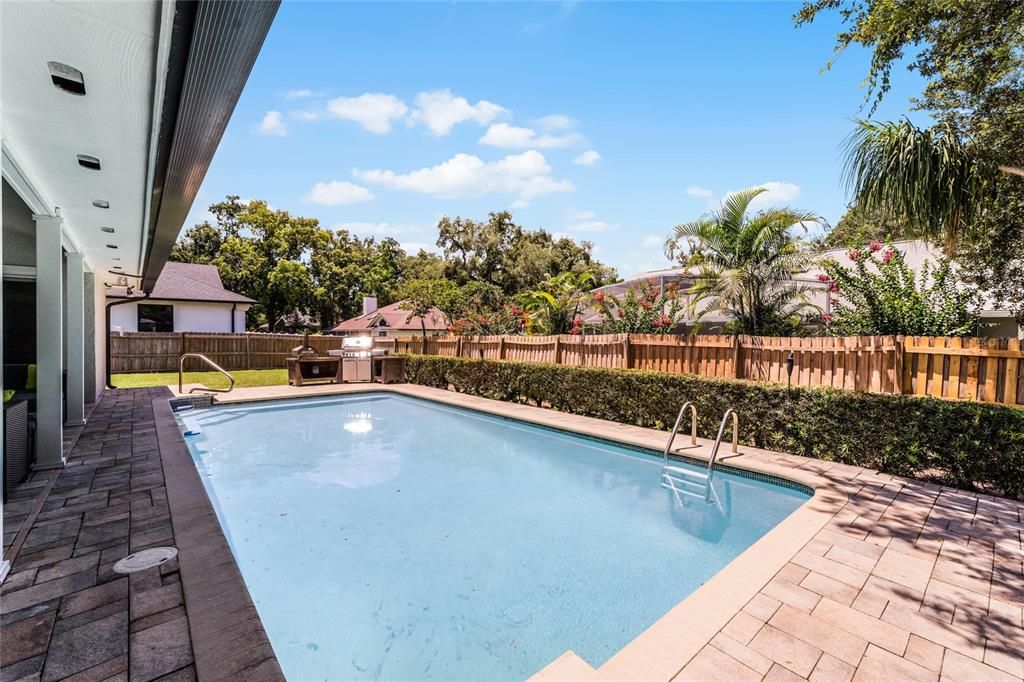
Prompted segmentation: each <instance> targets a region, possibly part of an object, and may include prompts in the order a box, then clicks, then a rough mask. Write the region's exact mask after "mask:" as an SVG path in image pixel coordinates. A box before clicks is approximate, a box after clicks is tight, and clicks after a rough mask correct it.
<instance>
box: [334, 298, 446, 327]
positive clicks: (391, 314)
mask: <svg viewBox="0 0 1024 682" xmlns="http://www.w3.org/2000/svg"><path fill="white" fill-rule="evenodd" d="M402 303H403V302H402V301H398V302H397V303H392V304H391V305H386V306H384V307H383V308H378V309H377V310H375V311H374V312H372V313H366V314H365V315H358V316H356V317H353V318H350V319H348V320H345V321H344V322H341V323H340V324H338V325H337V326H336V327H334V328H332V329H331V330H330V331H332V332H352V331H360V330H365V329H373V328H374V327H378V326H380V327H386V328H388V329H399V330H406V329H407V330H409V331H413V330H416V331H419V330H420V329H422V327H421V325H420V318H419V316H418V315H417V316H415V317H413V318H412V319H408V318H409V311H408V310H402V307H401V306H402ZM426 318H427V319H426V326H427V331H433V332H436V331H446V330H447V329H448V322H447V321H446V319H445V316H444V313H442V312H441V311H440V310H438V309H437V308H433V309H431V311H430V313H428V314H427V315H426ZM382 322H383V324H381V323H382Z"/></svg>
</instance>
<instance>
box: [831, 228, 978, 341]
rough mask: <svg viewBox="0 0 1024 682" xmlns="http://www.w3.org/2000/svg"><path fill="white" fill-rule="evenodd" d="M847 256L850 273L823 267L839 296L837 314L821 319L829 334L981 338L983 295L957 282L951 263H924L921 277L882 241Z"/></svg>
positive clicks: (833, 263) (942, 260) (835, 304)
mask: <svg viewBox="0 0 1024 682" xmlns="http://www.w3.org/2000/svg"><path fill="white" fill-rule="evenodd" d="M883 249H884V250H883ZM879 252H881V255H879ZM855 254H856V256H857V257H856V258H854V255H855ZM847 255H848V256H850V260H852V261H853V264H852V265H851V266H850V267H848V268H847V267H843V266H842V265H840V264H839V263H837V262H836V261H825V262H824V263H823V264H822V265H823V267H824V268H825V272H826V273H827V274H826V275H825V278H824V279H823V280H822V281H824V282H828V290H829V291H830V292H832V293H833V294H837V295H838V296H837V297H836V298H835V299H833V304H832V314H831V315H827V316H826V315H823V316H822V320H823V321H824V322H825V323H826V326H827V329H828V332H829V334H831V335H834V336H861V335H875V334H906V335H916V336H972V335H975V334H977V332H978V316H977V312H976V311H977V310H978V308H979V306H980V301H981V299H980V295H979V294H978V292H977V290H976V289H974V288H973V287H969V286H966V285H964V284H963V283H961V282H960V281H959V280H958V278H957V276H956V272H955V271H954V270H953V268H952V266H951V264H950V262H949V260H948V259H946V258H939V259H938V262H937V263H935V264H933V263H929V262H925V265H924V267H923V268H921V272H920V273H919V276H918V273H915V272H914V270H913V269H912V268H911V267H910V266H909V265H907V263H906V262H905V261H904V259H903V254H902V253H900V252H899V251H896V250H895V249H893V248H892V247H891V246H890V247H883V245H882V244H881V243H880V242H877V241H873V242H870V243H869V244H868V245H867V247H866V248H853V249H850V251H849V252H848V253H847ZM819 279H820V278H819Z"/></svg>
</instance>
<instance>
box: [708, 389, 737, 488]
mask: <svg viewBox="0 0 1024 682" xmlns="http://www.w3.org/2000/svg"><path fill="white" fill-rule="evenodd" d="M730 416H731V417H732V451H733V452H734V453H735V452H737V451H738V450H739V442H740V418H739V415H737V414H736V411H735V410H733V409H732V408H731V407H730V408H729V409H728V410H726V411H725V414H723V415H722V423H721V424H719V425H718V435H717V436H716V437H715V445H714V447H712V448H711V459H709V460H708V474H707V476H708V485H711V478H712V477H713V476H714V475H715V460H716V459H718V448H720V447H721V446H722V436H724V435H725V424H726V422H727V421H729V417H730Z"/></svg>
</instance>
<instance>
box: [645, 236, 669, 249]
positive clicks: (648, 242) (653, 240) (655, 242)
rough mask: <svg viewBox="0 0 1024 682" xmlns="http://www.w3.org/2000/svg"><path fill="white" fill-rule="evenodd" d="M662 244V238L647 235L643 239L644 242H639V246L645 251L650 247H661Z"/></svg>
mask: <svg viewBox="0 0 1024 682" xmlns="http://www.w3.org/2000/svg"><path fill="white" fill-rule="evenodd" d="M664 243H665V238H664V237H659V236H658V235H656V234H649V235H647V236H646V237H644V240H643V241H642V242H640V244H641V245H642V246H643V247H644V248H645V249H649V248H651V247H652V246H661V245H662V244H664Z"/></svg>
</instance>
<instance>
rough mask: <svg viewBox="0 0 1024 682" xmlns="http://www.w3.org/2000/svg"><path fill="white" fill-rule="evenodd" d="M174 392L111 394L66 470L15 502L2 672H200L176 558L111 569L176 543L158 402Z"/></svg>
mask: <svg viewBox="0 0 1024 682" xmlns="http://www.w3.org/2000/svg"><path fill="white" fill-rule="evenodd" d="M168 397H170V392H169V391H168V390H167V389H166V388H160V389H139V390H131V391H108V392H107V393H106V394H105V395H104V397H103V399H102V400H101V401H100V403H99V404H98V405H97V406H96V409H95V410H94V412H93V414H92V415H91V417H90V419H89V422H88V424H87V425H86V426H85V427H84V429H83V430H82V432H81V434H80V435H79V437H78V441H77V443H76V444H75V445H74V447H73V449H72V450H71V455H70V459H69V461H68V465H67V467H66V468H64V469H63V470H61V471H59V472H47V471H43V472H37V473H35V474H33V476H32V477H31V478H30V479H29V480H28V481H26V482H25V483H24V484H23V485H21V486H20V487H19V488H18V489H17V490H16V491H15V492H14V493H13V494H12V496H11V499H10V500H9V501H8V502H7V503H6V505H5V509H4V513H5V520H4V529H5V533H6V535H7V537H5V543H4V544H5V550H6V551H7V553H8V554H7V555H8V557H9V558H10V553H11V552H12V551H16V554H14V555H13V565H12V567H11V573H10V575H8V577H7V579H6V580H5V581H4V583H3V585H2V586H0V602H2V603H0V613H2V615H0V625H2V628H3V633H2V645H0V667H2V679H3V680H5V681H6V680H21V679H42V680H60V679H74V680H106V679H125V680H133V681H140V682H142V681H145V680H153V679H158V678H159V679H166V680H188V679H195V677H196V666H195V658H194V656H193V642H192V637H193V635H194V632H193V630H194V628H195V625H196V624H195V623H194V622H193V623H191V626H192V630H190V621H189V615H190V614H194V612H196V611H197V610H198V609H199V607H200V606H201V604H198V603H196V600H195V599H191V600H189V602H190V603H189V609H188V613H187V612H186V594H185V593H184V592H183V585H182V579H181V572H180V571H179V561H178V559H175V560H172V561H170V562H167V563H165V564H164V565H162V566H160V567H157V568H152V569H148V570H145V571H141V572H138V573H133V574H131V575H128V576H126V575H119V574H116V573H114V572H113V570H112V569H113V565H114V562H116V561H117V560H118V559H120V558H122V557H124V556H125V555H127V554H129V553H130V552H137V551H139V550H142V549H146V548H148V547H156V546H163V545H174V544H175V533H174V527H173V525H172V522H171V512H170V509H169V504H168V495H167V489H166V487H165V485H164V463H163V462H162V456H161V443H158V438H157V428H156V425H155V420H154V407H153V404H154V402H157V403H158V402H160V400H159V399H164V400H166V398H168ZM172 445H173V443H172ZM48 486H52V487H50V489H49V492H46V488H47V487H48ZM41 493H43V494H45V497H43V496H42V494H41ZM33 508H38V514H37V515H36V516H35V518H34V520H31V519H30V520H31V521H32V522H31V525H30V526H26V525H25V524H24V522H25V521H26V519H29V518H30V515H31V513H32V511H33ZM19 529H20V530H21V532H20V534H19ZM7 531H10V532H9V533H8V532H7ZM195 577H196V578H202V577H203V576H195ZM245 597H246V598H247V595H245ZM193 620H195V618H194V617H193ZM258 644H259V642H256V645H258ZM263 644H264V645H265V641H264V642H263ZM250 645H252V642H249V641H247V640H245V638H242V640H241V641H240V642H239V646H243V647H246V646H250ZM265 649H266V651H267V652H269V646H265ZM269 655H270V656H271V658H272V656H273V655H272V653H270V654H269ZM266 657H267V653H266V652H264V653H263V655H262V657H258V660H257V661H256V662H257V663H258V662H261V661H262V660H263V659H266ZM273 667H276V661H273ZM262 672H265V671H261V675H256V677H263V676H267V675H263V674H262ZM270 676H271V677H272V675H270Z"/></svg>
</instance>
